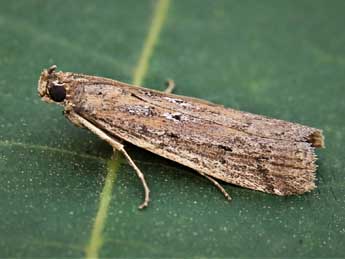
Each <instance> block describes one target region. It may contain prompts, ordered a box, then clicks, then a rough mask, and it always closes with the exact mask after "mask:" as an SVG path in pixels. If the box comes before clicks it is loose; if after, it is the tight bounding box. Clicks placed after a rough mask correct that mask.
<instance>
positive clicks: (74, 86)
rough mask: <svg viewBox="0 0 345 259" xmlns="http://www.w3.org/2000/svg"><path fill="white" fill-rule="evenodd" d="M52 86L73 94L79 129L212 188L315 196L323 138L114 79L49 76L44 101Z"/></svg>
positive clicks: (70, 110) (68, 102)
mask: <svg viewBox="0 0 345 259" xmlns="http://www.w3.org/2000/svg"><path fill="white" fill-rule="evenodd" d="M44 78H47V79H44ZM52 85H63V86H64V89H66V98H65V99H64V101H63V105H64V106H65V114H66V116H67V117H68V118H70V120H71V121H72V122H73V123H75V124H79V125H80V122H79V121H75V120H74V119H73V116H71V114H77V115H78V116H81V117H82V118H84V119H85V120H87V121H88V122H89V123H91V124H92V125H94V127H96V128H99V129H100V130H102V132H105V133H106V134H107V135H109V136H110V137H115V138H118V139H122V140H125V141H127V142H130V143H132V144H134V145H136V146H138V147H141V148H144V149H146V150H149V151H151V152H153V153H155V154H158V155H160V156H162V157H165V158H167V159H170V160H173V161H176V162H178V163H181V164H183V165H185V166H188V167H190V168H192V169H194V170H196V171H198V172H199V173H201V174H203V175H206V176H207V177H208V178H210V177H212V178H210V180H213V181H215V180H214V179H213V178H216V179H220V180H222V181H225V182H228V183H232V184H236V185H239V186H242V187H246V188H250V189H254V190H259V191H264V192H268V193H273V194H277V195H291V194H301V193H304V192H307V191H310V190H312V189H314V188H315V184H314V181H315V170H316V164H315V160H316V156H315V147H323V145H324V144H323V143H324V142H323V135H322V131H321V130H318V129H315V128H311V127H307V126H303V125H300V124H296V123H291V122H286V121H282V120H277V119H271V118H268V117H265V116H260V115H254V114H250V113H246V112H241V111H237V110H233V109H229V108H224V107H223V106H221V105H216V104H213V103H209V102H207V101H203V100H199V99H195V98H190V97H184V96H178V95H173V94H168V93H163V92H159V91H155V90H150V89H146V88H143V87H137V86H132V85H129V84H125V83H122V82H119V81H115V80H111V79H105V78H101V77H95V76H88V75H81V74H75V73H70V72H67V73H64V72H54V71H53V72H51V74H50V75H49V76H47V71H45V72H42V75H41V79H40V84H39V93H40V95H41V96H42V97H43V98H46V99H47V98H48V99H49V100H51V99H54V97H56V96H50V94H49V87H50V88H51V87H52ZM55 87H56V86H55ZM51 92H52V93H53V91H51ZM216 183H217V182H216ZM217 184H218V183H217ZM217 187H218V186H217ZM221 190H222V191H223V189H222V188H221Z"/></svg>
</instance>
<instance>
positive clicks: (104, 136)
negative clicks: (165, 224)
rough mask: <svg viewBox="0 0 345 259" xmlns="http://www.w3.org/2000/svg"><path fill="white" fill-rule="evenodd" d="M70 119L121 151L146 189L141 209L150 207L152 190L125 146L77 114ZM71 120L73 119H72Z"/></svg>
mask: <svg viewBox="0 0 345 259" xmlns="http://www.w3.org/2000/svg"><path fill="white" fill-rule="evenodd" d="M68 116H69V117H72V119H73V121H77V122H78V124H79V125H82V126H84V127H85V128H87V129H89V130H90V131H91V132H93V133H95V134H96V135H97V136H99V137H100V138H101V139H103V140H105V141H106V142H108V143H109V144H110V145H111V146H112V147H113V149H114V150H117V151H120V152H121V153H122V154H123V155H124V156H125V157H126V159H127V161H128V163H129V164H130V165H131V166H132V167H133V169H134V171H135V172H136V173H137V175H138V177H139V179H140V180H141V183H142V185H143V187H144V191H145V199H144V202H143V203H142V204H141V205H140V206H139V209H143V208H145V207H147V206H148V204H149V201H150V189H149V187H148V186H147V183H146V180H145V177H144V174H143V173H142V172H141V171H140V169H139V168H138V167H137V166H136V164H135V163H134V161H133V160H132V158H131V157H130V156H129V154H128V153H127V151H126V150H125V148H124V146H123V144H121V143H120V142H119V141H117V140H116V139H114V138H113V137H110V136H109V135H107V134H106V133H105V132H103V131H102V130H101V129H99V128H97V127H96V126H94V125H93V124H92V123H90V122H89V121H87V120H86V119H84V118H83V117H81V116H80V115H78V114H76V113H70V114H68ZM70 119H71V118H70Z"/></svg>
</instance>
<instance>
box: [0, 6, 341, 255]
mask: <svg viewBox="0 0 345 259" xmlns="http://www.w3.org/2000/svg"><path fill="white" fill-rule="evenodd" d="M169 4H170V5H169ZM168 5H169V6H168ZM166 7H168V9H167V12H166V9H165V8H166ZM344 7H345V5H344V1H340V0H338V1H337V0H334V1H331V2H326V1H322V0H315V1H308V0H301V1H275V0H266V1H228V0H223V1H220V0H217V1H198V0H190V1H171V2H170V3H169V2H164V1H163V2H159V1H136V0H130V1H129V0H127V1H116V2H115V1H90V0H88V1H81V0H79V1H57V0H56V1H43V0H42V1H24V0H20V1H6V2H2V4H1V9H0V29H1V34H0V42H1V46H0V71H1V72H0V73H1V77H0V184H1V187H0V257H38V256H41V257H54V258H55V257H85V256H86V257H96V256H99V257H130V258H133V257H174V258H179V257H184V258H185V257H254V256H255V257H342V256H343V255H344V248H343V244H344V241H345V236H344V235H345V219H344V215H345V191H344V190H345V188H344V183H345V174H344V173H343V171H344V168H345V162H344V156H345V148H344V145H343V143H344V141H345V134H344V132H345V122H344V120H343V111H344V110H345V102H344V95H345V91H344V82H345V51H344V46H345V34H344V33H343V30H344V29H343V25H344V22H345V16H344V14H343V10H344ZM157 17H158V18H157ZM148 35H151V38H150V36H148ZM152 35H153V36H152ZM145 51H146V54H143V53H145ZM145 55H146V56H145ZM139 60H141V61H139ZM51 64H57V65H58V68H59V69H61V70H64V71H73V72H80V73H86V74H95V75H100V76H105V77H110V78H114V79H118V80H122V81H126V82H132V81H133V80H136V81H137V82H143V85H144V86H146V87H151V88H155V89H160V90H162V89H164V85H163V82H164V80H165V79H167V78H173V79H174V80H175V81H176V83H177V88H176V93H177V94H181V95H187V96H193V97H199V98H203V99H207V100H210V101H213V102H216V103H220V104H224V105H225V106H228V107H233V108H236V109H241V110H244V111H249V112H253V113H257V114H264V115H267V116H271V117H275V118H280V119H284V120H289V121H295V122H299V123H303V124H306V125H310V126H314V127H318V128H321V129H323V130H324V134H325V137H326V146H327V147H326V149H324V150H320V151H318V155H319V160H318V164H319V168H318V171H317V178H318V182H317V184H318V189H317V190H315V191H313V192H312V193H309V194H305V195H302V196H295V197H277V196H273V195H269V194H264V193H261V192H256V191H252V190H247V189H243V188H240V187H236V186H233V185H230V184H225V183H224V184H223V186H224V187H225V188H226V190H227V191H229V192H230V193H231V195H232V197H233V201H232V203H230V204H229V203H228V202H227V201H226V200H225V199H224V197H223V196H222V195H221V193H219V191H218V190H217V189H216V188H214V187H213V186H212V185H211V184H210V183H209V182H208V181H207V180H205V179H203V178H202V177H200V176H198V175H197V174H196V173H195V172H193V171H192V170H190V169H188V168H185V167H182V166H180V165H178V164H176V163H174V162H171V161H168V160H165V159H163V158H160V157H158V156H156V155H154V154H151V153H149V152H147V151H145V150H142V149H139V148H135V147H133V146H130V145H128V146H127V149H128V152H129V153H130V154H131V156H133V158H134V159H135V161H136V162H137V164H138V166H139V167H140V168H141V169H142V171H143V172H144V173H145V175H146V178H147V181H148V183H149V186H150V188H151V198H152V203H151V204H150V207H149V208H147V209H146V210H144V211H139V210H138V209H137V206H138V205H139V204H140V202H141V201H142V198H143V190H142V186H141V184H140V182H139V181H138V179H137V177H136V175H135V172H134V171H133V170H132V169H131V167H130V166H129V165H128V164H127V163H126V161H125V160H124V159H121V158H119V157H115V158H113V159H111V157H112V150H111V148H110V147H109V146H108V145H107V144H106V143H104V142H103V141H101V140H100V139H98V138H97V137H96V136H94V135H93V134H91V133H89V132H87V131H86V130H83V129H79V128H76V127H75V126H73V125H71V124H70V123H69V122H68V121H67V120H66V119H65V118H64V117H63V116H62V115H61V111H62V108H61V107H57V106H54V105H48V104H46V103H43V102H41V101H40V100H39V97H38V96H37V90H36V87H37V79H38V76H39V73H40V71H41V70H42V69H43V68H45V67H47V66H49V65H51ZM145 64H146V65H147V67H146V68H145ZM138 69H139V70H142V73H141V75H140V76H137V78H136V79H135V78H134V77H135V73H136V72H135V71H138ZM139 74H140V73H139ZM138 78H139V79H138Z"/></svg>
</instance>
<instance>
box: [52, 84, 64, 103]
mask: <svg viewBox="0 0 345 259" xmlns="http://www.w3.org/2000/svg"><path fill="white" fill-rule="evenodd" d="M49 95H50V97H51V98H52V99H53V101H55V102H62V101H63V100H65V98H66V89H65V87H63V85H57V84H52V85H51V87H50V88H49Z"/></svg>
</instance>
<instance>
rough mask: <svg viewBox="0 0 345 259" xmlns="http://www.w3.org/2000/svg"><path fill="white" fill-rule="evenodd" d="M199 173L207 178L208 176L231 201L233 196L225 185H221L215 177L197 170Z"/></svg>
mask: <svg viewBox="0 0 345 259" xmlns="http://www.w3.org/2000/svg"><path fill="white" fill-rule="evenodd" d="M197 172H198V173H199V174H201V175H202V176H204V177H205V178H207V179H208V180H210V181H211V182H212V183H213V184H214V185H215V186H216V187H217V188H218V189H219V190H220V191H221V192H222V193H223V194H224V196H225V198H226V199H228V200H229V201H231V196H230V195H229V193H228V192H227V191H226V190H225V189H224V188H223V186H221V185H220V183H218V182H217V181H216V180H215V179H213V178H212V177H210V176H208V175H207V174H205V173H203V172H200V171H197Z"/></svg>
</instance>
